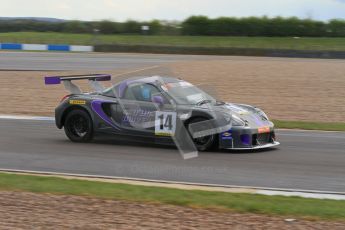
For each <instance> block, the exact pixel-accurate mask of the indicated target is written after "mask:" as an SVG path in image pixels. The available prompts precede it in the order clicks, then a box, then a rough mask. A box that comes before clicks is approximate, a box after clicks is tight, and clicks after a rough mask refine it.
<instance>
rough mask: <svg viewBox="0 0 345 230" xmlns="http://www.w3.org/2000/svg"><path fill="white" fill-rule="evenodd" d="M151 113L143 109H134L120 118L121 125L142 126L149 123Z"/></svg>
mask: <svg viewBox="0 0 345 230" xmlns="http://www.w3.org/2000/svg"><path fill="white" fill-rule="evenodd" d="M152 113H153V112H152V111H150V110H145V109H135V110H130V111H129V112H128V113H127V114H124V115H123V117H122V124H123V125H129V124H130V123H132V124H142V123H145V122H149V121H150V116H151V115H152Z"/></svg>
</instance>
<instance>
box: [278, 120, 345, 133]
mask: <svg viewBox="0 0 345 230" xmlns="http://www.w3.org/2000/svg"><path fill="white" fill-rule="evenodd" d="M273 123H274V125H275V127H276V128H281V129H305V130H325V131H345V123H342V122H310V121H281V120H273Z"/></svg>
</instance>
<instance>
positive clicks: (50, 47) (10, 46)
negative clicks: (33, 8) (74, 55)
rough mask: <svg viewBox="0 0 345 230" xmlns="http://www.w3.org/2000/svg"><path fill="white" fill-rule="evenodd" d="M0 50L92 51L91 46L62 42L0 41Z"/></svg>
mask: <svg viewBox="0 0 345 230" xmlns="http://www.w3.org/2000/svg"><path fill="white" fill-rule="evenodd" d="M0 50H29V51H74V52H93V51H94V49H93V46H79V45H63V44H21V43H0Z"/></svg>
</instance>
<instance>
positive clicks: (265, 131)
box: [258, 126, 270, 133]
mask: <svg viewBox="0 0 345 230" xmlns="http://www.w3.org/2000/svg"><path fill="white" fill-rule="evenodd" d="M269 132H270V127H268V126H265V127H261V128H258V133H269Z"/></svg>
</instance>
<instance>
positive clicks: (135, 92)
mask: <svg viewBox="0 0 345 230" xmlns="http://www.w3.org/2000/svg"><path fill="white" fill-rule="evenodd" d="M159 93H160V92H159V90H158V89H157V88H156V87H155V86H153V85H151V84H146V83H139V84H136V83H134V84H132V85H129V86H128V87H127V89H126V92H125V94H124V97H123V98H124V99H127V100H137V101H148V102H151V98H152V95H156V94H159Z"/></svg>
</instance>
